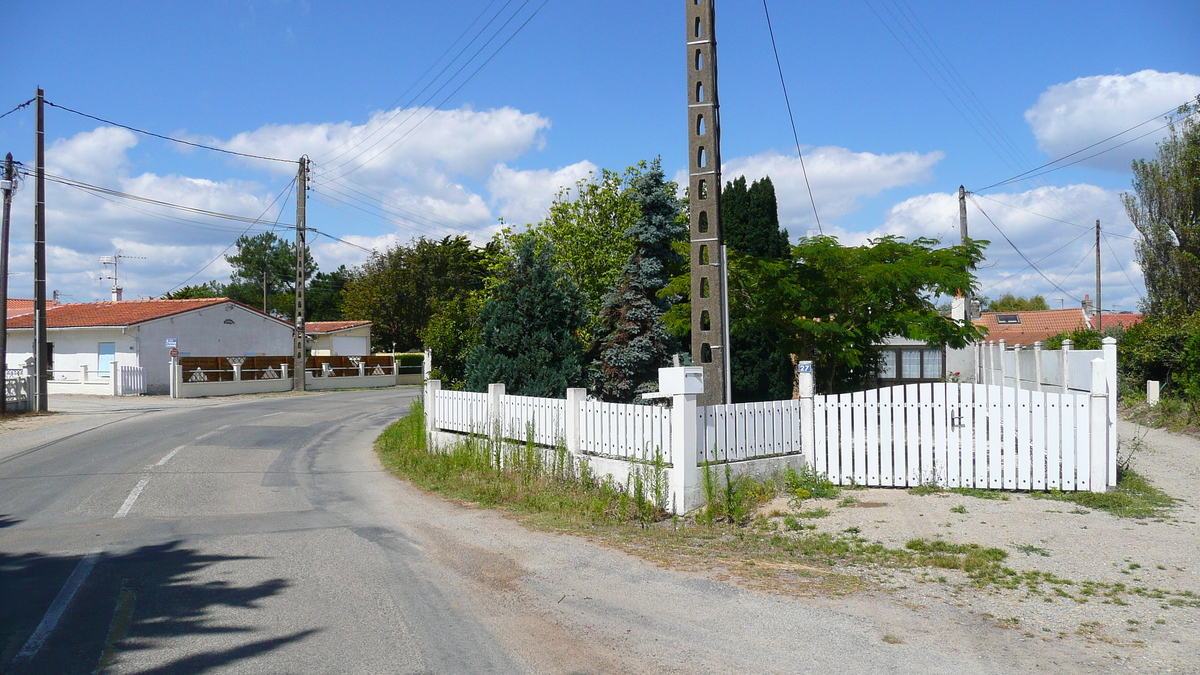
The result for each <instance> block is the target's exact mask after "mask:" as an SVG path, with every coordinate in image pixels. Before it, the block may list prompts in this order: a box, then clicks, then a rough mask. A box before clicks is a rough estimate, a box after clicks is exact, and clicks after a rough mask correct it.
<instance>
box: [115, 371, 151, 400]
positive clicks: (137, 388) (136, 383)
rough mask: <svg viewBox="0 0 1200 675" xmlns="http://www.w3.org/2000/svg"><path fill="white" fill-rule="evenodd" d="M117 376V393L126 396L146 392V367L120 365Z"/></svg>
mask: <svg viewBox="0 0 1200 675" xmlns="http://www.w3.org/2000/svg"><path fill="white" fill-rule="evenodd" d="M119 368H120V369H119V371H118V377H120V378H121V381H120V385H119V389H118V390H117V393H118V395H121V396H128V395H133V394H144V393H146V369H145V368H143V367H141V366H120V367H119Z"/></svg>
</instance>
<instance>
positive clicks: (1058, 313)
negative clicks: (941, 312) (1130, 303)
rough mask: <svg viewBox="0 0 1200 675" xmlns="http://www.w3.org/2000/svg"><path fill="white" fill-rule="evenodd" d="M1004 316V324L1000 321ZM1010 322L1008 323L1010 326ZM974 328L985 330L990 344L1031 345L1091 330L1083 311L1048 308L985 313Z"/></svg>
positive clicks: (986, 338)
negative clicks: (997, 342) (999, 342)
mask: <svg viewBox="0 0 1200 675" xmlns="http://www.w3.org/2000/svg"><path fill="white" fill-rule="evenodd" d="M1000 317H1004V319H1005V323H1001V322H1000ZM1010 322H1011V323H1010ZM975 325H976V326H979V327H981V328H984V329H986V330H987V337H985V338H984V339H985V340H987V341H989V342H995V341H999V340H1004V341H1005V343H1006V344H1009V345H1014V344H1021V345H1032V344H1033V343H1034V342H1044V341H1045V340H1046V339H1047V338H1049V337H1051V336H1053V335H1058V334H1059V333H1066V332H1068V331H1073V330H1075V329H1077V328H1091V324H1090V323H1089V322H1088V320H1087V317H1086V316H1084V313H1083V310H1082V309H1047V310H1042V311H1038V312H984V313H983V315H982V316H980V317H979V318H978V319H976V320H975Z"/></svg>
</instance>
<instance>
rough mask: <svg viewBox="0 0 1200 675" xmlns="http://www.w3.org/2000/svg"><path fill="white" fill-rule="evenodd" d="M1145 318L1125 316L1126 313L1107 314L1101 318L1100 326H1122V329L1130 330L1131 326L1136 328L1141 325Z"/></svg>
mask: <svg viewBox="0 0 1200 675" xmlns="http://www.w3.org/2000/svg"><path fill="white" fill-rule="evenodd" d="M1144 318H1145V315H1144V314H1125V313H1120V314H1109V313H1107V312H1105V313H1104V314H1102V315H1101V316H1100V324H1101V325H1102V326H1104V327H1105V328H1109V327H1111V326H1121V327H1122V328H1129V327H1130V326H1135V325H1137V324H1139V323H1141V322H1142V319H1144ZM1093 321H1095V319H1093Z"/></svg>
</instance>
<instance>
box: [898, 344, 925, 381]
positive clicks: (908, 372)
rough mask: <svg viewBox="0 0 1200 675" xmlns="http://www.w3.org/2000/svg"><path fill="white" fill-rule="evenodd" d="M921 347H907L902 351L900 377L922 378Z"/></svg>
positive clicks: (908, 378)
mask: <svg viewBox="0 0 1200 675" xmlns="http://www.w3.org/2000/svg"><path fill="white" fill-rule="evenodd" d="M921 352H922V350H920V349H905V350H904V351H902V352H900V377H901V379H905V380H919V379H921Z"/></svg>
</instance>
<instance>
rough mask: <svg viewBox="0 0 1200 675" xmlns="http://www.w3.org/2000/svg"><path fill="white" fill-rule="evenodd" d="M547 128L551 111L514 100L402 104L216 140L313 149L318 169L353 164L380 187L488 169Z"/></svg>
mask: <svg viewBox="0 0 1200 675" xmlns="http://www.w3.org/2000/svg"><path fill="white" fill-rule="evenodd" d="M549 128H550V120H548V119H546V118H545V117H542V116H541V115H537V114H533V113H523V112H521V111H519V110H516V109H514V108H508V107H505V108H497V109H494V110H484V111H475V110H471V109H469V108H459V109H455V110H436V109H433V108H398V109H395V110H388V111H379V112H376V113H374V114H372V115H371V119H370V120H368V121H367V122H366V123H365V124H362V125H353V124H351V123H350V122H339V123H325V124H283V125H275V124H272V125H266V126H263V127H260V128H258V129H256V130H254V131H248V132H244V133H240V134H237V135H236V136H234V137H233V138H231V139H229V140H228V141H223V142H222V141H213V142H214V143H216V144H218V145H220V147H223V148H225V149H227V150H233V151H235V152H244V153H248V154H254V155H264V156H268V157H281V158H289V159H290V158H292V157H296V158H297V159H298V158H299V157H300V155H302V154H308V155H309V157H310V158H311V159H312V160H313V162H314V164H315V169H316V173H317V175H318V176H321V175H334V176H337V175H342V174H346V173H347V172H351V171H352V172H354V173H353V175H354V177H355V180H359V181H362V182H365V183H367V184H369V185H372V186H373V187H377V186H379V185H380V183H381V182H382V183H384V184H387V183H390V182H392V180H393V179H394V178H395V177H396V176H404V177H412V176H419V175H422V174H424V173H426V172H428V171H429V170H430V169H434V168H436V169H437V170H439V171H442V172H444V173H447V174H452V175H453V174H463V175H468V176H483V175H486V174H487V173H488V171H489V170H490V169H491V168H492V165H493V164H495V163H496V162H502V161H510V160H512V159H515V158H517V157H520V156H521V155H523V154H525V153H526V152H528V151H529V150H530V149H534V148H540V147H542V145H543V144H544V142H545V141H544V138H543V133H544V132H545V131H546V130H548V129H549ZM248 161H252V162H253V160H248ZM260 164H262V162H255V165H256V166H258V165H260ZM276 164H277V166H275V167H274V168H275V169H276V170H278V171H284V172H287V171H294V168H293V167H291V166H290V165H286V164H280V163H276Z"/></svg>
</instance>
